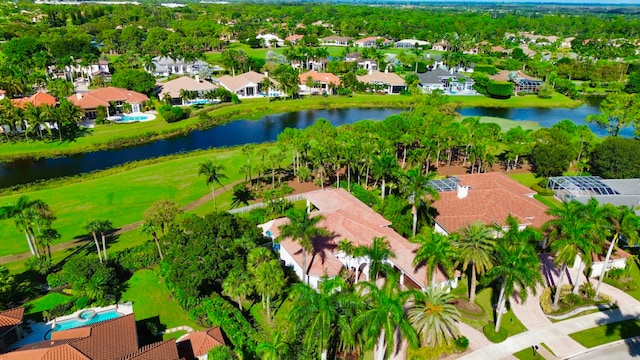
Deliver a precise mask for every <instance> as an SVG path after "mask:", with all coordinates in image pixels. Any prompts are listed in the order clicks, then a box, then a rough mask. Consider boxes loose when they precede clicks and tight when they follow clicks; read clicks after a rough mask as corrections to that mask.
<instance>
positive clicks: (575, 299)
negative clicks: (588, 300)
mask: <svg viewBox="0 0 640 360" xmlns="http://www.w3.org/2000/svg"><path fill="white" fill-rule="evenodd" d="M562 302H563V303H565V304H567V305H569V306H577V305H580V304H582V298H581V297H580V295H578V294H574V293H569V294H567V295H565V296H563V297H562Z"/></svg>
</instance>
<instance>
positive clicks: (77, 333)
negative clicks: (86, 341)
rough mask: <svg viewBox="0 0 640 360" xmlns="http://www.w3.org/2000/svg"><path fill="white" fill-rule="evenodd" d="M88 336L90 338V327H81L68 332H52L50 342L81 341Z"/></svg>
mask: <svg viewBox="0 0 640 360" xmlns="http://www.w3.org/2000/svg"><path fill="white" fill-rule="evenodd" d="M89 336H91V327H89V326H83V327H79V328H74V329H69V330H62V331H56V332H52V333H51V340H64V339H81V338H86V337H89Z"/></svg>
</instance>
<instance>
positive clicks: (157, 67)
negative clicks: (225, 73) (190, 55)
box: [147, 56, 209, 76]
mask: <svg viewBox="0 0 640 360" xmlns="http://www.w3.org/2000/svg"><path fill="white" fill-rule="evenodd" d="M207 67H209V64H208V63H206V62H204V61H202V60H195V61H185V60H184V59H172V58H170V57H168V56H156V57H154V58H153V59H152V64H151V66H150V68H149V69H147V71H148V72H149V73H151V74H153V76H170V75H188V76H195V75H197V74H199V73H200V71H201V70H202V69H204V68H207Z"/></svg>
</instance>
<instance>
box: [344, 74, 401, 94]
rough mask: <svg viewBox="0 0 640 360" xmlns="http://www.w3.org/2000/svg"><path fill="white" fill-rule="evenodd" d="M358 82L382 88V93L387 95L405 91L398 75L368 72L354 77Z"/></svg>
mask: <svg viewBox="0 0 640 360" xmlns="http://www.w3.org/2000/svg"><path fill="white" fill-rule="evenodd" d="M356 78H357V79H358V81H359V82H361V83H364V84H373V85H376V86H380V87H382V91H384V92H386V93H387V94H399V93H401V92H402V90H406V89H407V84H406V83H405V81H404V79H403V78H401V77H400V76H399V75H398V74H395V73H390V72H386V71H385V72H380V71H377V70H375V71H370V72H369V73H368V74H366V75H362V76H356Z"/></svg>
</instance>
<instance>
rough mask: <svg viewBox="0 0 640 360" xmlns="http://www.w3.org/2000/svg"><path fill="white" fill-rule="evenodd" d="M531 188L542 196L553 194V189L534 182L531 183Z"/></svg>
mask: <svg viewBox="0 0 640 360" xmlns="http://www.w3.org/2000/svg"><path fill="white" fill-rule="evenodd" d="M531 190H533V191H535V192H537V193H538V194H540V195H542V196H553V194H554V193H553V190H551V189H547V188H543V187H541V186H540V184H533V185H531Z"/></svg>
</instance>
